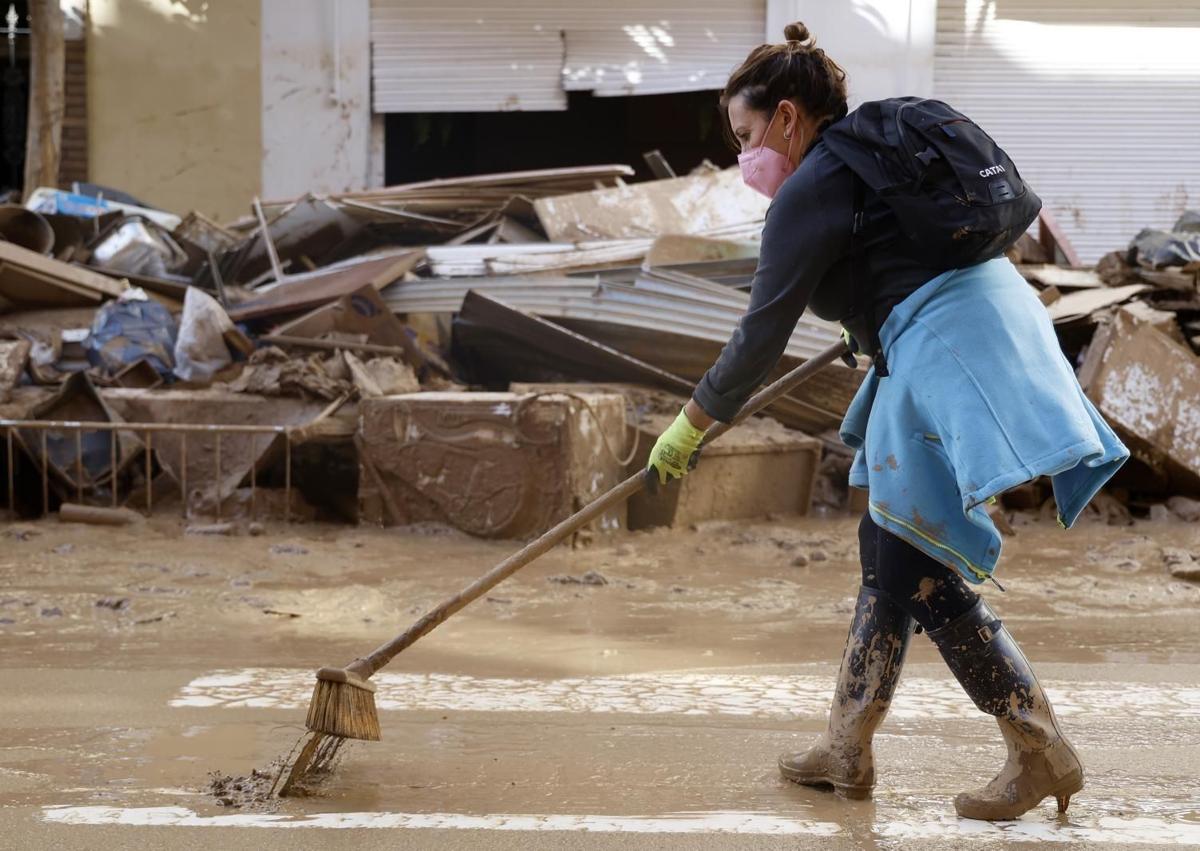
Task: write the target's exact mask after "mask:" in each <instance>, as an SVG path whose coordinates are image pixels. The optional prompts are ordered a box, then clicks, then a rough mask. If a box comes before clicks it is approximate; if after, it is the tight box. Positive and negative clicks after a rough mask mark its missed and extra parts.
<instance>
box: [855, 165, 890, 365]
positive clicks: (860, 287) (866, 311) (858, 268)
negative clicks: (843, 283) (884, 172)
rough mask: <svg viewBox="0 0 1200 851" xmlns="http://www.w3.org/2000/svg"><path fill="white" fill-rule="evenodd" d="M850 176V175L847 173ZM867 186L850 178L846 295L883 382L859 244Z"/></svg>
mask: <svg viewBox="0 0 1200 851" xmlns="http://www.w3.org/2000/svg"><path fill="white" fill-rule="evenodd" d="M851 173H853V171H852V172H851ZM866 205H867V186H866V184H865V183H863V180H862V178H861V177H859V176H858V175H857V174H854V223H853V226H852V227H851V229H850V292H851V300H852V302H853V305H854V307H853V309H854V312H855V313H857V314H861V315H863V316H864V317H865V318H866V320H867V328H868V331H867V333H868V334H870V335H871V339H870V343H871V351H872V352H873V354H872V358H873V362H874V364H875V374H876V375H877V376H879V377H880V378H887V376H888V365H887V358H885V357H884V355H883V344H882V343H880V342H879V329H878V328H877V327H876V323H875V301H874V299H872V298H871V297H870V296H869V295H868V294H867V292H866V290H867V281H868V279H869V277H870V276H869V275H868V274H867V273H868V271H869V270H868V269H867V268H866V259H867V249H866V246H865V244H864V243H863V231H864V230H865V229H866V214H865V210H866Z"/></svg>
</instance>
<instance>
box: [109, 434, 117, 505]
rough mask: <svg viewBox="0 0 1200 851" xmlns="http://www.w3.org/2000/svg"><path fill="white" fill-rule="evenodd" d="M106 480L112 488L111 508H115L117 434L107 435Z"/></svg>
mask: <svg viewBox="0 0 1200 851" xmlns="http://www.w3.org/2000/svg"><path fill="white" fill-rule="evenodd" d="M108 478H109V486H110V487H111V488H112V507H113V508H116V507H117V433H116V432H115V431H110V432H109V433H108Z"/></svg>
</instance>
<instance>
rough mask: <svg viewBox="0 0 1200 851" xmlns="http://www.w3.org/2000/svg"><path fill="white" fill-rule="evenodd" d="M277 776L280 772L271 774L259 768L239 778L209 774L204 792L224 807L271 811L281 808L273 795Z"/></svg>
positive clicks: (215, 772) (216, 773) (217, 772)
mask: <svg viewBox="0 0 1200 851" xmlns="http://www.w3.org/2000/svg"><path fill="white" fill-rule="evenodd" d="M276 774H278V770H277V771H275V772H269V771H260V770H259V769H257V768H255V769H252V770H251V772H250V773H249V774H246V775H241V776H239V777H234V776H232V775H230V774H222V773H221V772H219V771H212V772H209V775H208V785H207V786H205V788H204V791H205V792H206V793H207V794H209V795H212V797H213V798H215V799H216V802H217V804H218V805H220V806H222V807H232V808H233V809H243V808H246V809H254V810H260V811H271V810H275V809H277V808H278V806H279V801H278V799H277V798H275V797H274V795H272V793H271V789H272V787H273V786H274V784H275V777H276Z"/></svg>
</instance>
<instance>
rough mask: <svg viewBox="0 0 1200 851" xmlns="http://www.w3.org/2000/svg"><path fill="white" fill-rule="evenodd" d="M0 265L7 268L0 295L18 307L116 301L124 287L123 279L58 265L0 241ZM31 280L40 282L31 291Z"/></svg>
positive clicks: (0, 283)
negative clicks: (106, 299) (104, 299)
mask: <svg viewBox="0 0 1200 851" xmlns="http://www.w3.org/2000/svg"><path fill="white" fill-rule="evenodd" d="M0 264H3V265H4V266H6V267H10V271H9V273H8V274H3V275H0V296H3V297H4V298H6V299H8V300H9V301H11V302H13V303H14V304H18V305H26V304H27V305H30V306H33V305H69V304H85V303H95V302H99V301H101V300H102V299H103V298H105V297H106V296H108V297H112V298H116V297H117V296H119V295H120V294H121V293H123V292H124V291H125V290H126V288H127V284H126V283H125V281H123V280H114V279H112V278H109V277H106V276H104V275H101V274H99V273H97V272H93V271H91V270H90V269H84V268H83V267H81V266H73V265H71V264H70V263H62V262H60V261H58V260H54V259H52V258H50V257H45V256H43V255H41V254H38V253H37V252H35V251H29V250H28V249H25V248H21V247H20V246H19V245H13V244H12V243H11V242H0ZM13 270H23V271H24V272H25V273H26V274H25V275H20V274H17V272H16V271H13ZM31 279H32V280H36V281H38V282H40V283H39V284H37V285H35V286H33V287H32V288H31V287H30V283H29V282H30V280H31ZM47 288H58V289H59V290H60V291H61V292H60V294H59V295H58V296H57V297H54V296H53V295H52V294H50V293H48V292H47V291H46V290H47ZM64 294H72V295H76V296H79V297H82V298H83V300H82V301H81V300H80V298H75V299H70V298H66V297H65V295H64Z"/></svg>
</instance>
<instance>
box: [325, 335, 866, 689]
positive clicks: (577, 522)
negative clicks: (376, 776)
mask: <svg viewBox="0 0 1200 851" xmlns="http://www.w3.org/2000/svg"><path fill="white" fill-rule="evenodd" d="M846 352H847V349H846V346H845V344H843V343H840V342H839V343H838V344H837V345H834V346H830V347H829V348H828V349H825V350H824V351H823V352H821V353H820V354H818V355H817V356H816V357H813V358H810V359H809V360H807V361H805V362H804V363H803V364H801V365H800V366H798V367H796V368H795V369H793V370H792V371H791V372H789V373H787V374H786V375H784V376H783V377H781V378H780V379H778V380H777V381H775V382H773V383H771V384H770V385H768V386H767V387H764V388H763V389H762V390H760V391H758V392H757V393H755V394H754V395H753V396H751V397H750V399H749V401H747V402H746V404H745V406H743V408H742V410H741V411H740V412H739V413H738V415H737V417H736V418H735V419H734V421H733V422H732V423H716V424H714V425H713V426H712V427H711V428H709V429H708V431H707V432H706V433H705V435H704V446H707V445H708V444H710V443H712V442H713V441H714V440H716V439H717V438H718V437H720V436H721V435H723V434H724V433H725V432H727V431H729V429H731V428H733V427H734V426H735V425H737V424H738V423H741V422H742V421H744V420H746V419H749V418H750V417H752V416H754V415H755V414H756V413H758V412H759V411H761V410H762V409H763V408H765V407H766V406H767V405H770V404H771V403H772V402H775V401H777V400H778V399H780V398H781V397H783V396H785V395H787V394H788V393H790V392H791V391H792V390H793V389H795V387H796V386H797V385H799V384H801V383H802V382H804V381H806V380H807V379H809V378H811V377H812V376H813V374H814V373H817V372H819V371H820V370H822V369H824V368H825V367H826V366H828V365H829V364H831V363H833V362H834V361H836V360H838V359H839V358H841V357H842V356H843V355H844V354H845V353H846ZM645 486H646V472H645V471H644V470H643V471H639V472H637V473H634V474H633V475H632V476H630V477H629V478H628V479H626V480H625V481H623V482H621V484H619V485H617V486H616V487H614V488H613V489H612V490H610V491H608V492H607V493H605V494H604V495H602V496H599V497H597V498H596V499H594V500H593V501H592V502H590V503H588V504H587V505H586V506H584V507H583V508H582V509H580V510H579V511H577V512H576V513H574V514H572V515H571V516H570V517H568V518H567V519H566V520H563V521H562V522H560V523H558V524H557V525H556V526H554V527H553V528H551V529H550V530H548V531H546V532H544V533H542V535H541V537H539V538H537V539H535V540H533V541H530V542H529V543H528V544H526V545H525V546H524V547H522V548H521V549H519V550H517V552H515V553H513V554H512V555H510V556H509V557H508V558H506V559H505V560H504V561H502V562H500V563H499V564H498V565H496V566H495V567H493V568H492V569H491V570H489V571H488V572H487V573H485V574H484V575H483V576H481V577H479V578H478V579H476V580H475V581H474V582H472V583H471V584H470V585H468V586H467V587H466V588H464V589H462V590H461V591H459V592H458V593H457V594H455V595H454V596H453V597H451V598H450V599H448V600H445V601H444V602H442V603H441V604H440V605H438V606H437V607H436V608H434V609H431V610H430V611H429V612H427V613H426V614H424V615H422V616H421V618H420V619H419V620H418V621H417V622H416V623H414V624H413V625H412V626H410V627H409V628H408V629H407V630H406V631H404V632H403V633H401V634H400V635H397V636H396V637H395V638H393V639H392V640H391V641H388V642H387V643H386V644H381V645H380V646H379V647H376V648H375V649H374V650H372V651H371V652H370V653H369V654H367V655H366V656H365V657H362V658H359V659H355V660H354V661H353V662H352V663H350V664H349V665H348V666H347V670H350V671H353V672H354V673H356V674H358V675H359V676H361V677H363V678H364V679H365V678H368V677H371V676H372V675H374V674H375V672H376V671H378V670H379V669H380V668H382V667H383V666H384V665H386V664H388V663H389V662H391V661H392V659H394V658H395V657H396V655H397V654H398V653H400V652H401V651H402V650H404V649H406V648H407V647H409V645H411V644H413V643H414V642H416V640H417V639H419V638H421V637H422V636H423V635H425V634H427V633H429V632H431V631H432V630H433V628H434V627H436V626H437V625H438V624H440V623H442V621H444V620H446V618H448V617H450V616H451V615H452V614H454V613H455V612H457V611H458V610H459V609H461V608H463V607H464V606H466V605H467V604H468V603H472V602H474V601H475V600H478V599H479V598H480V597H482V596H483V595H484V594H486V593H487V592H488V591H491V590H492V589H493V588H495V587H496V586H497V585H499V584H500V583H501V582H503V581H504V580H505V579H508V577H510V576H512V575H513V574H514V573H516V572H517V571H518V570H520V569H521V568H522V567H524V566H525V565H527V564H529V563H530V562H531V561H533V560H534V559H536V558H538V557H539V556H541V555H544V554H545V553H547V552H548V551H550V550H551V549H553V548H554V547H556V546H558V544H560V543H561V542H562V541H563V540H564V539H566V538H567V536H568V535H571V534H572V533H574V532H576V531H578V530H579V528H580V527H582V526H584V525H586V524H588V523H590V522H591V521H592V520H595V519H596V518H597V517H599V516H600V515H601V514H603V513H604V512H606V511H608V510H609V509H610V508H612V507H614V506H617V505H620V504H621V503H623V502H625V500H627V499H629V498H630V497H631V496H633V495H634V494H636V493H638V492H639V491H641V490H642V489H643V488H644V487H645Z"/></svg>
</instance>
